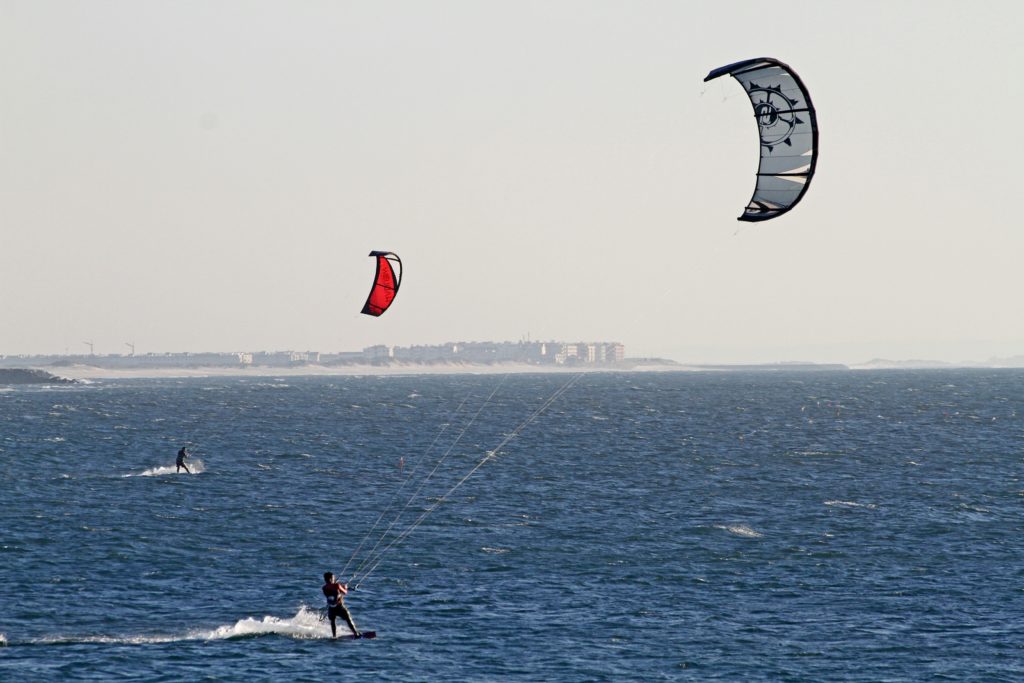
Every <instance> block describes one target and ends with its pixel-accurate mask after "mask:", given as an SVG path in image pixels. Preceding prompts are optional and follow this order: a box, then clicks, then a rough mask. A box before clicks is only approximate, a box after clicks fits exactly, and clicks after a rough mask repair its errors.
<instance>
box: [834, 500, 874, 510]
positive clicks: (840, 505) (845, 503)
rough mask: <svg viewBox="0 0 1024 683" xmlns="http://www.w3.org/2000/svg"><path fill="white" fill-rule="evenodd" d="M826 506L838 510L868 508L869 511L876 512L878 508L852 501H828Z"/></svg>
mask: <svg viewBox="0 0 1024 683" xmlns="http://www.w3.org/2000/svg"><path fill="white" fill-rule="evenodd" d="M825 505H828V506H829V507H837V508H866V509H868V510H874V509H875V508H876V507H878V506H877V505H875V504H874V503H858V502H856V501H852V500H826V501H825Z"/></svg>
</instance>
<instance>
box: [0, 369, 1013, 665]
mask: <svg viewBox="0 0 1024 683" xmlns="http://www.w3.org/2000/svg"><path fill="white" fill-rule="evenodd" d="M185 444H189V445H191V446H192V448H193V457H192V458H191V460H190V461H189V462H190V464H191V465H192V467H193V473H192V474H185V473H181V474H177V473H175V468H174V457H175V453H176V451H177V450H178V448H180V447H181V446H182V445H185ZM495 450H496V451H497V452H494V451H495ZM492 454H493V455H492ZM1022 477H1024V372H1021V371H1012V370H1004V371H995V370H956V371H915V372H903V371H864V372H834V373H833V372H827V373H762V374H755V373H751V374H713V373H657V374H656V373H650V374H644V373H636V374H629V373H627V374H587V375H583V376H572V375H558V374H536V375H511V376H508V377H501V376H491V375H484V376H476V375H450V376H400V377H394V376H392V377H373V376H366V377H332V378H313V377H310V378H302V377H288V378H277V379H275V378H211V379H199V378H193V379H186V380H168V379H163V380H117V381H98V382H94V383H92V384H88V385H80V386H69V387H16V388H5V389H4V388H0V634H2V635H0V679H2V680H5V681H51V680H139V681H180V680H256V681H259V680H328V679H330V680H366V681H383V680H387V681H449V680H466V681H504V680H523V681H566V682H577V681H626V680H630V681H659V680H661V681H680V680H682V681H686V680H692V681H925V680H929V681H930V680H935V681H943V680H945V681H1021V680H1024V536H1022V531H1024V522H1022V519H1024V481H1022ZM327 570H331V571H333V572H335V573H336V574H339V575H341V576H343V578H346V579H348V578H350V577H351V576H352V575H353V573H355V575H356V579H355V582H358V583H359V586H358V588H357V589H356V590H354V591H353V592H352V593H351V595H350V596H349V598H348V605H349V608H350V610H351V612H352V614H353V617H354V618H355V620H356V622H357V624H358V625H359V627H360V628H362V629H366V630H370V629H372V630H376V631H377V633H378V637H377V639H376V640H338V641H332V640H330V638H329V627H328V625H327V624H325V623H324V622H322V621H320V608H321V603H322V597H321V595H320V585H321V583H322V581H321V574H322V573H323V572H324V571H327ZM343 570H344V572H343ZM355 582H354V583H355ZM341 630H342V631H344V628H343V627H342V628H341Z"/></svg>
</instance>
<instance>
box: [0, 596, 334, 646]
mask: <svg viewBox="0 0 1024 683" xmlns="http://www.w3.org/2000/svg"><path fill="white" fill-rule="evenodd" d="M339 627H340V628H339V630H340V631H341V632H342V633H345V627H344V626H340V625H339ZM267 635H278V636H285V637H288V638H295V639H300V640H326V639H329V638H330V637H331V627H330V625H329V624H328V623H326V622H322V621H320V612H319V611H318V610H315V609H310V608H308V607H306V606H305V605H303V606H302V607H300V608H299V611H298V612H296V613H295V616H293V617H290V618H287V617H286V618H281V617H272V616H265V617H263V618H262V619H254V618H253V617H246V618H245V619H239V620H238V621H236V622H235V623H234V624H229V625H224V626H218V627H217V628H215V629H212V630H207V629H193V630H190V631H186V632H185V633H181V634H177V635H175V634H136V635H120V636H106V635H97V636H55V637H48V638H43V639H41V640H38V641H33V643H34V644H43V645H71V644H79V643H98V644H103V645H150V644H160V643H180V642H186V641H204V640H231V639H233V638H252V637H256V636H267ZM0 637H2V634H0ZM0 642H2V643H3V644H6V642H7V641H6V640H3V641H0Z"/></svg>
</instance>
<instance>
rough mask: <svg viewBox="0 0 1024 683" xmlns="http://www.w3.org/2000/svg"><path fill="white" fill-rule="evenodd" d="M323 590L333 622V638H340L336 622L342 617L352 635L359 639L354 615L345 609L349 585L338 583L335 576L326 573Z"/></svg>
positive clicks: (328, 613)
mask: <svg viewBox="0 0 1024 683" xmlns="http://www.w3.org/2000/svg"><path fill="white" fill-rule="evenodd" d="M321 590H322V591H323V592H324V597H326V598H327V618H328V619H330V620H331V637H332V638H337V637H338V627H337V626H336V625H335V623H334V620H335V619H337V618H338V617H339V616H340V617H344V619H345V621H346V622H347V623H348V627H349V628H350V629H352V635H354V636H355V637H356V638H358V637H359V635H360V634H359V629H357V628H356V623H355V622H354V621H352V615H351V614H349V613H348V608H347V607H345V596H346V595H348V584H347V583H338V582H337V581H335V580H334V574H332V573H330V572H324V585H323V588H321Z"/></svg>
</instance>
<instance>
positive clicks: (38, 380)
mask: <svg viewBox="0 0 1024 683" xmlns="http://www.w3.org/2000/svg"><path fill="white" fill-rule="evenodd" d="M75 383H76V382H75V380H73V379H67V378H64V377H58V376H57V375H53V374H51V373H49V372H46V371H45V370H31V369H27V368H0V384H75Z"/></svg>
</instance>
